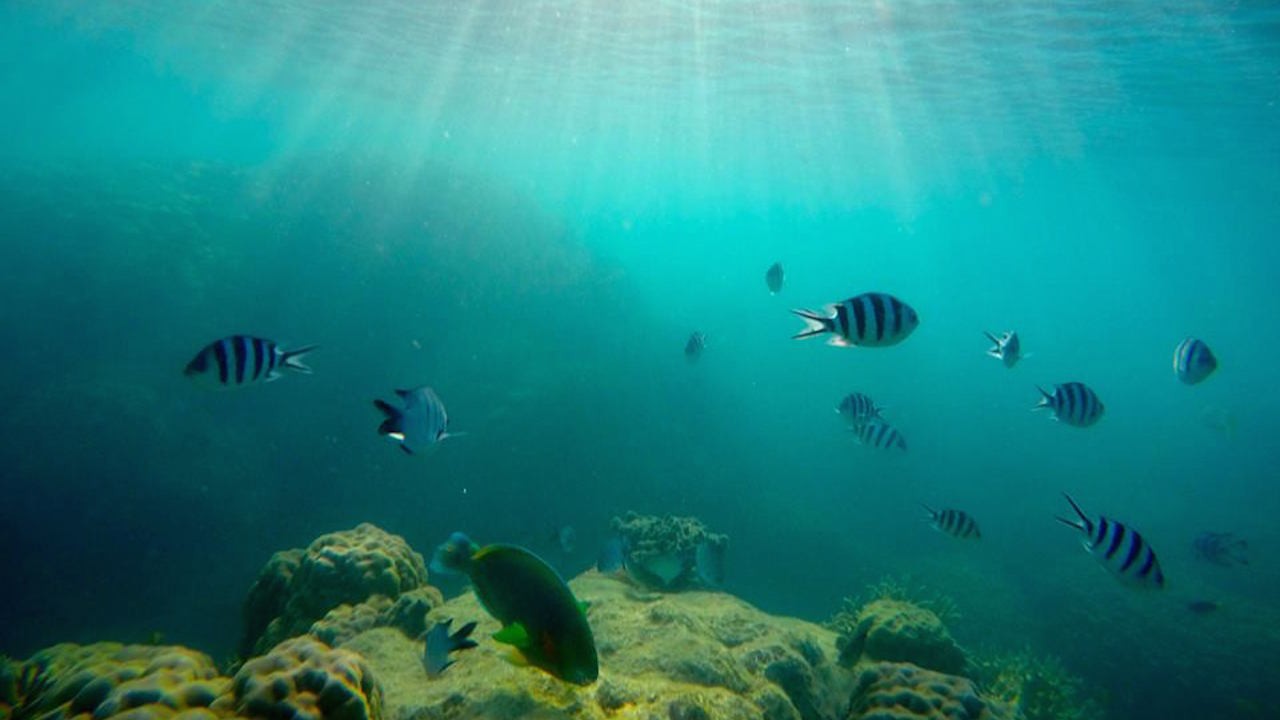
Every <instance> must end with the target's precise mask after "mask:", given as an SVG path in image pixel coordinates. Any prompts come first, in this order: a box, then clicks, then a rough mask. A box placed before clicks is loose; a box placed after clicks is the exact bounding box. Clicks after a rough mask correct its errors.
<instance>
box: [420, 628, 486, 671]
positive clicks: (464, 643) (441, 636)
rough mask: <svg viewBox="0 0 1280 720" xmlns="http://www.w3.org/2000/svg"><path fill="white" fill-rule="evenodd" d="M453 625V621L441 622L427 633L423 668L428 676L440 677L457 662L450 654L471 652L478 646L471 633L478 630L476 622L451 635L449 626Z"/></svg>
mask: <svg viewBox="0 0 1280 720" xmlns="http://www.w3.org/2000/svg"><path fill="white" fill-rule="evenodd" d="M452 623H453V620H452V619H448V620H441V621H440V622H438V623H436V624H435V625H432V626H431V629H430V630H428V631H427V641H426V643H425V647H424V648H423V651H422V666H423V667H424V668H426V670H427V675H429V676H431V677H433V678H434V677H440V673H442V672H444V671H445V668H448V667H449V666H450V665H452V664H453V663H454V662H455V661H454V660H453V658H451V657H449V653H452V652H455V651H457V652H461V651H463V650H470V649H471V648H473V647H476V646H477V643H476V641H475V640H472V639H471V631H472V630H475V629H476V623H475V621H474V620H473V621H471V622H469V623H467V624H466V625H463V626H462V627H460V628H458V631H457V632H455V633H453V634H452V635H450V634H449V625H450V624H452Z"/></svg>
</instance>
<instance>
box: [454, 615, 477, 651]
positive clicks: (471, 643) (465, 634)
mask: <svg viewBox="0 0 1280 720" xmlns="http://www.w3.org/2000/svg"><path fill="white" fill-rule="evenodd" d="M475 629H476V621H475V620H472V621H471V622H469V623H467V624H466V625H463V626H462V627H460V628H458V631H457V632H455V633H453V634H452V635H450V636H449V647H450V649H452V650H470V649H471V648H473V647H478V646H479V643H477V642H476V641H475V640H472V639H471V637H470V636H471V631H473V630H475Z"/></svg>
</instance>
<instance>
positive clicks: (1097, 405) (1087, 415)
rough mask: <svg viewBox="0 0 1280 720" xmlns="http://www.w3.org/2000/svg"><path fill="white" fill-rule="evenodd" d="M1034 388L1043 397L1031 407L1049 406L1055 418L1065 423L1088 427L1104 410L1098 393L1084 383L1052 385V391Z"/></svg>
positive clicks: (1036, 408)
mask: <svg viewBox="0 0 1280 720" xmlns="http://www.w3.org/2000/svg"><path fill="white" fill-rule="evenodd" d="M1036 389H1037V390H1039V391H1040V394H1041V395H1043V396H1044V397H1042V398H1040V402H1039V403H1037V404H1036V406H1035V407H1033V408H1031V409H1032V410H1039V409H1040V408H1049V409H1050V410H1052V411H1053V418H1054V419H1055V420H1060V421H1062V422H1064V423H1066V424H1067V425H1072V426H1075V427H1089V426H1090V425H1092V424H1094V423H1096V422H1098V418H1100V417H1102V413H1103V412H1104V411H1105V410H1106V408H1105V407H1104V406H1103V405H1102V401H1101V400H1099V399H1098V394H1097V393H1095V392H1094V391H1093V390H1092V389H1090V388H1089V386H1088V385H1085V384H1084V383H1078V382H1069V383H1062V384H1061V385H1054V386H1053V392H1052V393H1048V392H1045V391H1044V388H1041V387H1038V386H1037V387H1036Z"/></svg>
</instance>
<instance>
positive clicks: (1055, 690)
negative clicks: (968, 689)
mask: <svg viewBox="0 0 1280 720" xmlns="http://www.w3.org/2000/svg"><path fill="white" fill-rule="evenodd" d="M970 669H971V675H972V677H973V679H974V681H975V682H977V683H978V684H979V685H980V686H981V687H982V688H983V691H984V693H985V694H986V695H987V696H989V697H994V698H999V699H1000V700H1001V701H1003V702H1005V703H1007V704H1009V705H1011V706H1013V707H1015V708H1017V710H1018V712H1019V718H1020V720H1102V718H1103V717H1105V715H1106V713H1105V712H1104V710H1103V707H1102V704H1101V703H1100V702H1099V701H1098V700H1097V699H1096V698H1094V697H1090V696H1089V694H1088V692H1087V690H1086V688H1085V685H1084V682H1083V681H1082V680H1081V679H1080V678H1078V677H1076V676H1075V675H1072V674H1071V673H1070V672H1068V671H1067V669H1066V667H1065V666H1063V664H1062V661H1060V660H1059V659H1057V658H1056V657H1053V656H1050V655H1037V654H1034V653H1032V652H1031V651H1030V650H1029V649H1024V650H1022V651H1020V652H1014V653H996V652H992V653H979V654H975V655H974V657H972V658H971V659H970Z"/></svg>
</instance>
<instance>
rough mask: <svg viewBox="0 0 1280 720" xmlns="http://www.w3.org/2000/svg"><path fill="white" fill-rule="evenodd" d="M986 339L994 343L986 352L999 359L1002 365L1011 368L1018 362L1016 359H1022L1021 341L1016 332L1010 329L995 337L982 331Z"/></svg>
mask: <svg viewBox="0 0 1280 720" xmlns="http://www.w3.org/2000/svg"><path fill="white" fill-rule="evenodd" d="M983 334H984V335H986V336H987V339H988V340H990V341H991V342H993V343H995V346H994V347H992V348H991V349H990V350H988V351H987V354H988V355H990V356H991V357H993V358H996V359H998V360H1000V362H1002V363H1004V366H1005V367H1007V368H1011V367H1013V366H1014V365H1017V364H1018V360H1020V359H1022V341H1020V340H1018V333H1016V332H1014V331H1012V330H1010V331H1009V332H1007V333H1005V334H1003V335H1001V336H1000V337H996V336H995V335H992V334H991V333H989V332H984V333H983Z"/></svg>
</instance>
